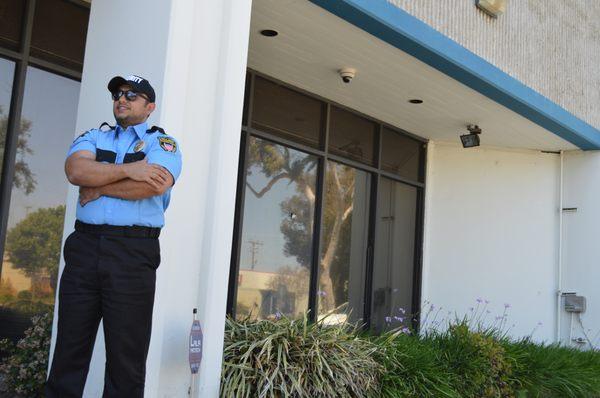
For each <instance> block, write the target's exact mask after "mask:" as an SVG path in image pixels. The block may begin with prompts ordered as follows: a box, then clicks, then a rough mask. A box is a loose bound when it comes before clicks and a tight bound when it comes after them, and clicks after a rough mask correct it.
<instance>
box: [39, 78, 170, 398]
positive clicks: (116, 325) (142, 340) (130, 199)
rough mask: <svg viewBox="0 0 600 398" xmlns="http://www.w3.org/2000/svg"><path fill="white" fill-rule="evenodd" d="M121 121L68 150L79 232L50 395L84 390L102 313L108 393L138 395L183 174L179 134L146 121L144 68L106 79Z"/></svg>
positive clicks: (64, 281)
mask: <svg viewBox="0 0 600 398" xmlns="http://www.w3.org/2000/svg"><path fill="white" fill-rule="evenodd" d="M108 90H109V91H110V93H111V94H112V99H113V113H114V116H115V120H116V122H117V125H116V126H115V127H112V126H108V127H105V126H107V124H106V123H103V126H101V128H100V129H92V130H89V131H87V132H86V133H84V134H82V135H81V136H79V137H78V138H77V139H75V141H74V142H73V144H72V145H71V148H70V150H69V153H68V155H67V160H66V163H65V172H66V175H67V178H68V179H69V181H70V182H71V183H72V184H74V185H77V186H79V187H80V188H79V201H78V202H79V203H78V205H77V221H76V222H75V231H74V232H73V233H72V234H71V235H69V237H68V238H67V240H66V241H65V246H64V257H65V268H64V271H63V274H62V277H61V280H60V290H59V308H58V332H57V340H56V347H55V351H54V357H53V360H52V367H51V370H50V374H49V378H48V381H47V386H46V394H47V396H48V397H61V398H66V397H81V396H82V394H83V388H84V385H85V380H86V378H87V373H88V369H89V363H90V358H91V355H92V350H93V346H94V341H95V337H96V332H97V330H98V325H99V323H100V319H102V320H103V325H104V339H105V343H106V368H105V377H104V394H103V396H104V397H127V398H132V397H142V396H143V395H144V382H145V374H146V357H147V353H148V345H149V343H150V332H151V324H152V308H153V304H154V287H155V277H156V275H155V271H156V269H157V268H158V265H159V263H160V248H159V242H158V235H159V233H160V228H161V227H162V226H163V224H164V216H163V213H164V211H165V209H166V208H167V206H168V205H169V199H170V192H171V187H172V185H173V184H174V182H175V180H176V179H177V177H178V176H179V173H180V172H181V151H180V149H179V145H178V144H177V141H176V140H175V139H174V138H173V137H171V136H168V135H166V134H165V133H164V131H163V130H162V129H161V128H159V127H152V128H149V127H148V125H147V124H146V120H147V118H148V116H150V114H151V113H152V112H153V111H154V109H155V107H156V104H155V100H156V96H155V92H154V89H153V88H152V86H151V85H150V83H149V82H148V81H147V80H146V79H144V78H142V77H140V76H135V75H132V76H128V77H126V78H123V77H121V76H116V77H114V78H113V79H111V80H110V82H109V83H108Z"/></svg>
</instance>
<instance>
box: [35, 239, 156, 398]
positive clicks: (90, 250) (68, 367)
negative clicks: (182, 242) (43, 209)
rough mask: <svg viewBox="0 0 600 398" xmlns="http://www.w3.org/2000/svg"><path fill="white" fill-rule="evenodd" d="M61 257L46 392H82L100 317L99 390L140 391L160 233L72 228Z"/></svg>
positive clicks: (107, 393) (63, 395)
mask: <svg viewBox="0 0 600 398" xmlns="http://www.w3.org/2000/svg"><path fill="white" fill-rule="evenodd" d="M64 256H65V268H64V271H63V274H62V276H61V280H60V290H59V308H58V332H57V340H56V347H55V350H54V356H53V360H52V367H51V369H50V375H49V378H48V381H47V385H46V396H47V397H60V398H71V397H81V396H82V394H83V388H84V385H85V381H86V377H87V374H88V369H89V364H90V359H91V356H92V350H93V347H94V341H95V338H96V332H97V330H98V325H99V323H100V319H102V320H103V326H104V339H105V345H106V367H105V376H104V393H103V397H111V398H113V397H115V398H116V397H127V398H133V397H143V395H144V382H145V376H146V357H147V354H148V345H149V343H150V332H151V327H152V308H153V305H154V287H155V279H156V268H158V265H159V264H160V247H159V243H158V239H156V238H136V237H123V236H111V235H105V234H96V233H88V232H78V231H75V232H73V233H72V234H71V235H70V236H69V237H68V238H67V240H66V242H65V247H64Z"/></svg>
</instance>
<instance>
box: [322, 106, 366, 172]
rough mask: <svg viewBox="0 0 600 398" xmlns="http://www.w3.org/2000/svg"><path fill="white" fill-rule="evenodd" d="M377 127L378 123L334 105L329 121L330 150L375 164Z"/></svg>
mask: <svg viewBox="0 0 600 398" xmlns="http://www.w3.org/2000/svg"><path fill="white" fill-rule="evenodd" d="M377 128H378V127H377V124H375V123H373V122H371V121H370V120H367V119H365V118H362V117H360V116H358V115H355V114H353V113H352V112H349V111H346V110H343V109H340V108H337V107H335V106H332V107H331V115H330V123H329V151H330V152H332V153H335V154H337V155H340V156H344V157H347V158H350V159H354V160H358V161H359V162H363V163H367V164H370V165H374V164H375V137H376V134H377Z"/></svg>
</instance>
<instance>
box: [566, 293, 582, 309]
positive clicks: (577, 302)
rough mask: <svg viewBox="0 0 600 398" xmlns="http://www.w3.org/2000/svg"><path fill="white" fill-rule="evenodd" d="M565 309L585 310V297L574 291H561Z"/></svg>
mask: <svg viewBox="0 0 600 398" xmlns="http://www.w3.org/2000/svg"><path fill="white" fill-rule="evenodd" d="M563 297H564V306H565V311H567V312H575V313H581V312H585V297H584V296H578V295H576V294H575V293H563Z"/></svg>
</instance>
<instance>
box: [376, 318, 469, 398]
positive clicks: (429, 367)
mask: <svg viewBox="0 0 600 398" xmlns="http://www.w3.org/2000/svg"><path fill="white" fill-rule="evenodd" d="M374 343H375V344H376V345H377V346H378V347H379V350H378V351H377V352H376V358H377V361H378V362H379V363H381V364H382V365H383V367H384V368H385V371H384V372H383V373H382V375H381V393H380V396H381V397H384V398H402V397H406V398H408V397H411V398H412V397H423V398H433V397H448V398H460V397H461V395H460V393H458V392H457V391H456V390H455V389H454V386H453V382H454V379H455V375H454V373H452V372H450V371H449V370H448V369H447V366H446V365H445V363H444V360H443V357H444V355H443V354H444V353H443V352H442V351H440V350H439V349H437V348H436V347H434V346H433V345H432V344H431V341H430V340H427V339H423V338H421V337H420V336H419V335H410V334H408V333H406V332H405V331H403V330H398V331H391V332H388V333H384V334H382V335H381V336H378V337H375V338H374Z"/></svg>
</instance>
